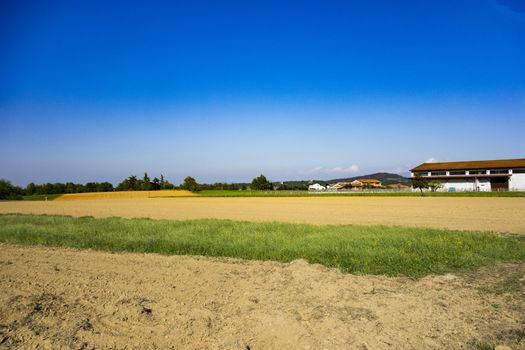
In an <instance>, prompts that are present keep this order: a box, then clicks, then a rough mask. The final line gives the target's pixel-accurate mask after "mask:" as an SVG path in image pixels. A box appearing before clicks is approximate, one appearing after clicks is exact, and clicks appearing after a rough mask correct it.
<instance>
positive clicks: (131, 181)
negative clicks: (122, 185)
mask: <svg viewBox="0 0 525 350" xmlns="http://www.w3.org/2000/svg"><path fill="white" fill-rule="evenodd" d="M137 182H138V180H137V177H136V176H135V175H131V176H130V177H128V190H132V191H134V190H137V189H138V188H137Z"/></svg>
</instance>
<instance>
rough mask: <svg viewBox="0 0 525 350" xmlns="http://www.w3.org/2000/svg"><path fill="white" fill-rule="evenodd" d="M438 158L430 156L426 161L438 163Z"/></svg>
mask: <svg viewBox="0 0 525 350" xmlns="http://www.w3.org/2000/svg"><path fill="white" fill-rule="evenodd" d="M437 162H438V160H437V159H436V158H434V157H430V158H428V159H427V160H425V163H437Z"/></svg>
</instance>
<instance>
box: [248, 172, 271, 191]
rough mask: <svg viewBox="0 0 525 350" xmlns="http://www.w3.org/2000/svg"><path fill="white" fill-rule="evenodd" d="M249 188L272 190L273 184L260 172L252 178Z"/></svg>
mask: <svg viewBox="0 0 525 350" xmlns="http://www.w3.org/2000/svg"><path fill="white" fill-rule="evenodd" d="M251 188H252V190H257V191H264V190H272V189H273V185H272V183H271V182H270V181H268V179H267V178H266V176H264V175H262V174H261V175H259V176H258V177H256V178H254V179H253V180H252V184H251Z"/></svg>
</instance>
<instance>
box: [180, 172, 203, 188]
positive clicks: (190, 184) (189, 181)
mask: <svg viewBox="0 0 525 350" xmlns="http://www.w3.org/2000/svg"><path fill="white" fill-rule="evenodd" d="M180 187H181V188H182V189H183V190H188V191H192V192H195V191H198V190H199V184H198V183H197V181H195V179H194V178H193V177H191V176H188V177H186V178H185V179H184V183H183V184H182V185H181V186H180Z"/></svg>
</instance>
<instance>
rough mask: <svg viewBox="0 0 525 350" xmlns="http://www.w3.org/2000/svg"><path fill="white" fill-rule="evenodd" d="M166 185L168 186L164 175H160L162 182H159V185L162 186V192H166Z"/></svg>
mask: <svg viewBox="0 0 525 350" xmlns="http://www.w3.org/2000/svg"><path fill="white" fill-rule="evenodd" d="M165 184H166V181H165V180H164V175H162V174H160V182H159V185H160V189H161V190H164V189H165Z"/></svg>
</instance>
